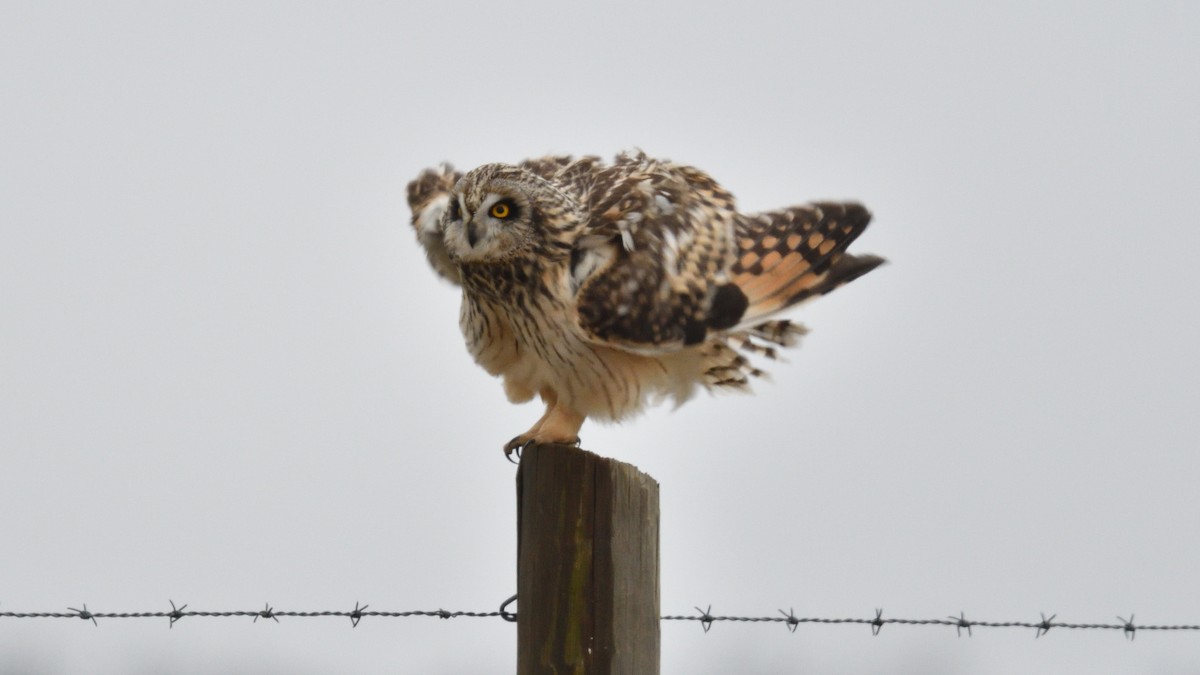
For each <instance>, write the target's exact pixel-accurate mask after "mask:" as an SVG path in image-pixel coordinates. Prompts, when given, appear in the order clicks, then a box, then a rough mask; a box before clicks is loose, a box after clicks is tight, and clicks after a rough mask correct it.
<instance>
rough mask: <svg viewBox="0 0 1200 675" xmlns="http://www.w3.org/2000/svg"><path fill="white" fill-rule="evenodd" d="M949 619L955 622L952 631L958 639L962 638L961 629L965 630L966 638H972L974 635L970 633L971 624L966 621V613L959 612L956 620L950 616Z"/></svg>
mask: <svg viewBox="0 0 1200 675" xmlns="http://www.w3.org/2000/svg"><path fill="white" fill-rule="evenodd" d="M949 619H950V620H951V621H955V622H957V623H955V624H954V630H955V631H956V632H957V633H958V637H962V629H964V628H966V629H967V637H974V635H972V633H971V622H970V621H967V613H966V612H959V613H958V618H955V617H953V616H952V617H949Z"/></svg>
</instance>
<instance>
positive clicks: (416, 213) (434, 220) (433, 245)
mask: <svg viewBox="0 0 1200 675" xmlns="http://www.w3.org/2000/svg"><path fill="white" fill-rule="evenodd" d="M462 176H463V174H462V172H461V171H455V170H454V167H452V166H450V165H449V164H445V163H444V164H441V165H440V166H438V167H436V168H433V169H425V170H424V171H422V172H421V175H419V176H417V177H416V179H415V180H413V181H412V182H410V183H409V184H408V190H407V192H408V206H409V208H410V209H412V225H413V229H415V230H416V233H417V241H418V242H420V243H421V246H422V247H424V249H425V255H426V256H427V257H428V258H429V264H430V265H431V266H432V267H433V269H434V270H436V271H437V273H438V274H440V275H442V276H443V277H444V278H446V279H448V280H450V281H451V282H453V283H455V284H461V283H462V281H461V279H460V278H459V275H458V268H457V267H456V266H455V265H454V263H452V262H450V256H449V254H447V253H446V242H445V241H444V240H443V239H442V230H441V226H440V224H441V221H442V213H443V212H445V210H446V206H447V205H448V204H449V203H450V190H451V189H453V188H454V185H455V183H457V182H458V180H459V179H460V178H462Z"/></svg>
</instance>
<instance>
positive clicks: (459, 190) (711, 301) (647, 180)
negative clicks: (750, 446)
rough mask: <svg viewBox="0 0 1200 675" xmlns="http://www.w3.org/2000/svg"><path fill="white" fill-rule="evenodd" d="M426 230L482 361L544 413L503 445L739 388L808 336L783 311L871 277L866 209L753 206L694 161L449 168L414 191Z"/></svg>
mask: <svg viewBox="0 0 1200 675" xmlns="http://www.w3.org/2000/svg"><path fill="white" fill-rule="evenodd" d="M408 203H409V206H410V207H411V208H412V211H413V217H412V223H413V226H414V227H415V228H416V231H417V239H418V241H420V242H421V244H422V246H423V247H424V248H425V252H426V255H427V256H428V258H429V262H430V264H431V265H432V266H433V268H434V269H435V270H436V271H437V272H438V273H439V274H441V275H442V276H443V277H445V278H446V279H448V280H450V281H452V282H454V283H456V284H459V285H460V286H461V287H462V289H463V303H462V312H461V320H460V325H461V328H462V331H463V335H464V336H465V338H466V341H467V348H468V349H469V350H470V352H471V355H472V356H473V357H474V358H475V361H476V362H477V363H479V364H480V365H481V366H483V368H484V369H486V370H487V371H488V372H489V373H491V374H492V375H497V376H500V377H502V378H503V379H504V388H505V392H506V393H507V394H508V397H509V399H510V400H512V401H514V402H524V401H528V400H529V399H531V398H533V396H534V395H538V396H540V397H541V398H542V400H543V401H544V402H545V403H546V414H545V415H543V416H542V418H541V419H540V420H538V422H537V423H536V424H534V426H533V427H532V428H531V429H530V430H529V431H527V432H525V433H524V434H521V435H519V436H517V437H516V438H514V439H513V440H512V441H510V442H509V443H508V444H507V445H506V446H505V452H506V454H507V453H510V452H511V451H512V450H513V449H515V448H519V447H521V446H522V445H524V444H526V443H543V442H557V443H570V442H574V441H575V440H576V439H577V435H578V432H579V428H580V426H581V425H582V424H583V421H584V419H585V418H587V417H595V418H599V419H605V420H619V419H622V418H625V417H628V416H630V415H632V414H634V413H636V412H637V411H639V410H640V409H641V408H642V407H644V406H645V405H646V404H647V403H649V402H652V401H654V400H657V399H660V398H662V397H665V396H669V397H672V398H674V399H675V400H676V401H678V402H680V403H682V402H683V401H684V400H686V399H687V398H688V397H689V396H691V395H692V393H694V391H695V389H696V386H697V385H702V386H705V387H707V388H710V389H714V388H715V389H746V388H747V385H748V378H749V377H755V376H760V375H762V374H763V372H762V371H761V370H759V369H758V368H755V367H754V366H752V365H751V364H750V361H749V359H747V358H746V356H745V355H744V354H743V353H742V352H744V353H748V354H757V355H762V356H766V357H768V358H774V357H775V350H776V347H785V346H790V345H792V344H794V343H795V341H796V339H797V337H798V336H800V335H802V334H803V333H804V332H805V329H804V328H803V327H802V326H800V325H798V324H793V323H791V322H790V321H787V320H786V319H785V320H777V319H774V318H772V317H773V316H774V315H775V314H777V313H778V312H779V311H780V310H783V309H785V308H787V307H790V306H792V305H795V304H796V303H799V302H802V301H804V300H807V299H809V298H812V297H814V296H817V295H822V294H825V293H828V292H829V291H831V290H833V289H834V288H837V287H838V286H840V285H842V284H844V283H847V282H849V281H852V280H854V279H856V278H857V277H859V276H862V275H863V274H866V273H867V272H869V271H871V270H872V269H874V268H875V267H877V266H878V265H879V264H880V263H882V262H883V259H882V258H879V257H876V256H854V255H850V254H848V253H846V252H845V251H846V247H847V246H849V244H850V242H852V241H854V239H855V238H856V237H857V236H858V235H860V234H862V232H863V230H864V229H865V228H866V226H867V223H868V221H869V220H870V214H869V213H868V212H867V210H866V209H864V208H863V207H862V206H860V205H858V204H852V203H833V202H820V203H814V204H808V205H805V206H797V207H792V208H789V209H783V210H781V211H772V212H769V213H761V214H755V215H743V214H740V213H738V212H737V209H736V206H735V204H734V199H733V195H731V194H730V193H729V192H728V191H726V190H725V189H724V188H722V187H721V186H720V185H718V184H717V182H716V181H714V180H713V179H712V178H710V177H709V176H708V175H707V174H705V173H703V172H701V171H699V170H698V169H695V168H692V167H690V166H684V165H681V164H676V163H673V162H670V161H667V160H657V159H652V158H650V157H647V156H646V155H644V154H642V153H640V152H639V153H635V154H622V155H619V156H618V157H617V158H616V160H615V161H614V162H613V163H612V164H611V165H606V164H604V163H603V162H602V161H601V160H600V159H599V158H597V157H580V158H573V157H543V158H540V159H533V160H527V161H525V162H522V163H521V164H518V165H515V166H512V165H505V164H486V165H484V166H481V167H479V168H477V169H474V170H472V171H470V172H469V173H467V174H466V175H463V174H461V173H459V172H456V171H454V170H453V169H452V168H451V167H450V166H449V165H447V164H443V165H442V166H440V167H438V168H436V169H427V170H426V171H424V172H423V173H422V174H421V175H420V176H418V177H417V179H416V180H414V181H413V182H411V183H409V185H408Z"/></svg>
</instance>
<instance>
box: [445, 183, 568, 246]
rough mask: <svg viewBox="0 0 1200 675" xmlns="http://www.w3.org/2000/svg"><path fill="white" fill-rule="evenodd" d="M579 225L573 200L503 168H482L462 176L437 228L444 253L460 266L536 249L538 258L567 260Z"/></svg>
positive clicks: (549, 185) (554, 187)
mask: <svg viewBox="0 0 1200 675" xmlns="http://www.w3.org/2000/svg"><path fill="white" fill-rule="evenodd" d="M580 225H581V218H580V216H579V207H578V204H577V203H576V200H575V199H574V198H572V197H571V196H570V195H568V194H567V193H566V192H564V191H563V190H562V189H561V188H559V187H558V186H557V185H555V184H554V183H551V182H550V181H548V180H546V179H545V178H542V177H541V176H538V175H537V174H535V173H533V172H531V171H528V170H526V169H523V168H520V167H516V166H511V165H507V164H485V165H483V166H481V167H479V168H477V169H474V170H472V171H470V172H469V173H467V175H465V176H463V177H462V180H460V181H458V184H457V185H455V186H454V189H453V190H451V191H450V202H449V203H448V204H447V205H446V210H445V211H444V212H443V213H442V222H441V228H442V232H443V237H444V240H445V242H446V249H447V251H448V252H449V253H450V255H451V257H453V258H457V259H458V260H459V261H460V262H462V263H484V262H502V261H505V260H509V259H512V258H514V257H516V256H518V255H520V254H522V253H525V252H529V251H531V250H534V249H538V250H539V252H540V253H541V254H542V255H545V254H546V253H547V252H548V251H547V250H546V249H551V251H549V252H551V253H552V252H553V250H554V249H561V250H562V251H563V255H564V256H565V255H568V254H569V251H570V245H569V239H570V236H571V234H572V233H573V232H575V231H576V230H577V229H578V227H579V226H580ZM555 242H563V243H566V246H565V247H564V246H556V245H555ZM547 245H549V246H547Z"/></svg>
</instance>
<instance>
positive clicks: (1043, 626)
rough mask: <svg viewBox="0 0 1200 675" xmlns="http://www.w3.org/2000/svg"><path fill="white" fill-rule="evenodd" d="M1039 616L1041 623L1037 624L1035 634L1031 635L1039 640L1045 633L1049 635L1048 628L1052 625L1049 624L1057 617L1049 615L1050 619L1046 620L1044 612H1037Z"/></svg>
mask: <svg viewBox="0 0 1200 675" xmlns="http://www.w3.org/2000/svg"><path fill="white" fill-rule="evenodd" d="M1039 614H1041V615H1042V622H1041V623H1039V624H1038V627H1037V632H1036V633H1034V634H1033V637H1034V639H1037V638H1040V637H1042V636H1043V635H1045V634H1046V633H1049V632H1050V628H1051V627H1052V626H1053V625H1054V624H1052V623H1050V622H1051V621H1054V617H1056V616H1058V615H1057V614H1051V615H1050V618H1049V619H1047V618H1046V613H1045V612H1039Z"/></svg>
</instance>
